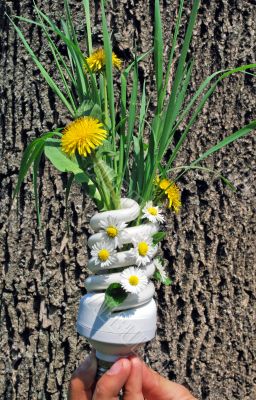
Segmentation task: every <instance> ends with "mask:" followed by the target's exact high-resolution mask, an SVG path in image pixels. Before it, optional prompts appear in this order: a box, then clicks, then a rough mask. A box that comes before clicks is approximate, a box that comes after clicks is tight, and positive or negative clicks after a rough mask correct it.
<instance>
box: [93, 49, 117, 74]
mask: <svg viewBox="0 0 256 400" xmlns="http://www.w3.org/2000/svg"><path fill="white" fill-rule="evenodd" d="M85 60H86V64H85V69H88V67H89V68H90V70H91V71H92V72H101V71H102V70H103V68H104V67H105V65H106V61H105V52H104V49H98V50H95V51H94V52H93V53H92V54H91V55H90V56H89V57H87V58H86V59H85ZM112 65H113V67H114V68H117V69H121V66H122V61H121V60H120V58H118V57H117V55H116V54H115V53H114V52H112Z"/></svg>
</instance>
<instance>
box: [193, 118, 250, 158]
mask: <svg viewBox="0 0 256 400" xmlns="http://www.w3.org/2000/svg"><path fill="white" fill-rule="evenodd" d="M254 129H256V120H254V121H252V122H250V123H249V124H248V125H246V126H244V127H243V128H241V129H239V130H238V131H236V132H234V133H232V134H231V135H229V136H228V137H226V138H224V139H223V140H221V141H220V142H219V143H217V144H216V145H215V146H212V147H211V148H210V149H209V150H207V151H205V152H204V153H203V154H201V156H200V157H198V158H197V159H196V160H195V161H193V162H192V164H191V165H192V166H193V165H196V164H198V163H199V162H200V161H203V160H204V159H205V158H207V157H209V156H210V155H211V154H213V153H215V152H216V151H219V150H220V149H222V148H223V147H225V146H227V145H228V144H230V143H232V142H234V141H235V140H237V139H240V138H242V137H244V136H246V135H248V134H249V133H251V132H252V131H253V130H254Z"/></svg>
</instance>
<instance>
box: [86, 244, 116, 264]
mask: <svg viewBox="0 0 256 400" xmlns="http://www.w3.org/2000/svg"><path fill="white" fill-rule="evenodd" d="M91 254H92V258H91V260H92V261H93V262H94V263H95V264H100V266H101V267H102V268H104V267H109V266H110V265H111V264H113V262H114V261H115V254H116V250H114V246H113V244H110V243H105V242H103V243H96V244H94V245H93V246H92V249H91Z"/></svg>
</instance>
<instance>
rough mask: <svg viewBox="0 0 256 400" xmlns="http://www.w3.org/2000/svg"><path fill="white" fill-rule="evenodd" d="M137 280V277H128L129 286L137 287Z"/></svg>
mask: <svg viewBox="0 0 256 400" xmlns="http://www.w3.org/2000/svg"><path fill="white" fill-rule="evenodd" d="M139 281H140V280H139V278H138V277H137V275H131V276H130V277H129V283H130V285H132V286H137V285H138V283H139Z"/></svg>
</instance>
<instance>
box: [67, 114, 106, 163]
mask: <svg viewBox="0 0 256 400" xmlns="http://www.w3.org/2000/svg"><path fill="white" fill-rule="evenodd" d="M106 137H107V131H106V130H105V129H104V127H103V124H102V123H101V122H100V121H99V120H98V119H96V118H93V117H81V118H78V119H76V120H75V121H73V122H71V123H70V124H69V125H67V126H66V128H65V129H64V131H63V136H62V138H61V148H62V151H63V152H64V153H66V154H68V155H69V156H72V155H74V154H75V152H76V151H77V152H78V154H80V156H84V157H86V156H87V155H88V154H90V153H91V151H92V150H94V149H96V148H97V147H98V146H100V145H101V144H102V142H103V141H104V140H105V139H106Z"/></svg>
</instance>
